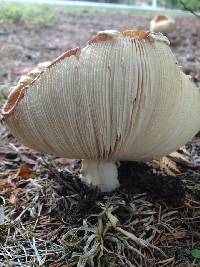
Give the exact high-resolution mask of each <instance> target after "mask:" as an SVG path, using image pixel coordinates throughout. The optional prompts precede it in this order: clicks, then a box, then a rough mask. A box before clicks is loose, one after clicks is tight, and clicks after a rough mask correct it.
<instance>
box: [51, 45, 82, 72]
mask: <svg viewBox="0 0 200 267" xmlns="http://www.w3.org/2000/svg"><path fill="white" fill-rule="evenodd" d="M80 53H81V49H80V48H79V47H76V48H73V49H71V50H68V51H66V52H64V53H63V54H62V55H60V56H59V57H57V58H56V59H55V60H54V61H52V63H51V64H50V65H49V66H48V67H47V68H48V69H50V68H51V67H52V66H54V65H55V64H57V63H58V62H60V61H61V60H63V59H65V58H66V57H71V56H79V55H80Z"/></svg>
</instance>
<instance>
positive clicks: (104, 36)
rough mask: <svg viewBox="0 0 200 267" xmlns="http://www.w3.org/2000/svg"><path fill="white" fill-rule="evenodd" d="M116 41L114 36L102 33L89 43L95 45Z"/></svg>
mask: <svg viewBox="0 0 200 267" xmlns="http://www.w3.org/2000/svg"><path fill="white" fill-rule="evenodd" d="M111 40H114V38H113V36H112V35H109V34H106V33H101V34H97V35H95V36H93V37H92V38H91V39H90V40H89V41H88V44H94V43H98V42H105V41H111Z"/></svg>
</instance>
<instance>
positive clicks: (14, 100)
mask: <svg viewBox="0 0 200 267" xmlns="http://www.w3.org/2000/svg"><path fill="white" fill-rule="evenodd" d="M43 73H44V71H41V72H40V73H39V74H38V76H37V77H35V78H33V79H32V81H30V82H26V83H24V84H20V85H17V86H15V87H14V88H13V90H12V91H11V93H10V94H9V96H8V99H7V102H6V103H5V105H4V106H3V110H2V115H3V116H4V117H8V116H10V115H12V113H13V111H14V110H15V108H16V106H17V104H18V103H19V102H20V101H21V100H22V98H23V97H24V95H25V92H26V90H27V89H28V88H29V87H30V85H32V84H33V83H34V82H35V81H36V80H37V79H38V78H39V77H40V76H41V75H42V74H43Z"/></svg>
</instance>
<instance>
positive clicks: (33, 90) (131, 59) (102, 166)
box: [2, 30, 200, 191]
mask: <svg viewBox="0 0 200 267" xmlns="http://www.w3.org/2000/svg"><path fill="white" fill-rule="evenodd" d="M168 44H169V42H168V40H167V39H166V37H164V36H163V35H162V34H154V33H150V32H144V31H132V30H130V31H125V32H122V33H118V32H115V31H114V34H113V31H112V32H109V31H106V32H100V33H99V34H97V35H96V36H94V37H93V38H92V39H91V40H90V41H89V43H88V45H87V46H86V47H85V48H84V49H82V50H81V49H79V48H76V49H73V50H70V51H67V52H65V53H64V54H63V55H61V56H60V57H59V58H57V59H56V60H55V61H53V62H52V63H51V64H50V65H48V66H47V68H45V70H44V71H43V72H41V73H40V74H39V75H38V76H37V78H35V80H34V81H33V82H32V83H31V84H30V85H29V86H22V87H20V88H18V89H17V90H14V91H12V92H11V94H10V96H9V98H8V101H7V102H6V104H5V105H4V108H3V111H2V114H3V116H4V117H5V121H6V123H7V125H8V127H9V129H10V130H11V132H12V133H13V134H14V135H15V136H16V137H17V138H18V140H19V141H21V142H22V143H24V144H25V145H27V146H30V147H32V148H34V149H36V150H38V151H41V152H44V153H52V154H55V155H57V156H60V157H65V158H71V159H74V158H76V159H84V160H83V166H82V175H83V176H84V177H86V178H87V179H89V180H90V181H91V183H92V184H93V185H94V186H98V187H99V188H100V189H101V190H102V191H112V190H114V189H115V188H117V187H118V186H119V182H118V180H117V176H118V175H117V173H118V172H117V166H116V164H115V162H116V161H117V160H136V161H143V160H151V159H157V158H160V157H162V156H163V155H167V154H169V153H170V152H172V151H175V150H176V149H177V148H179V147H180V146H182V145H184V144H185V143H186V142H187V141H189V140H190V139H191V138H192V137H193V136H194V135H195V133H197V132H198V131H199V129H200V91H199V89H198V88H196V87H195V85H194V84H193V83H192V82H191V81H190V79H188V77H187V76H186V75H185V74H183V72H182V71H181V70H180V68H179V66H178V65H177V61H176V59H175V57H174V55H173V54H172V52H171V50H170V48H169V45H168Z"/></svg>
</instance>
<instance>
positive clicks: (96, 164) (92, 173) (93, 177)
mask: <svg viewBox="0 0 200 267" xmlns="http://www.w3.org/2000/svg"><path fill="white" fill-rule="evenodd" d="M82 174H83V176H84V177H85V178H86V179H87V180H88V181H89V183H91V184H92V185H93V186H95V187H99V188H100V189H101V191H103V192H111V191H113V190H115V189H116V188H117V187H119V181H118V179H117V176H118V171H117V166H116V165H115V163H114V162H106V161H94V160H83V163H82Z"/></svg>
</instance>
